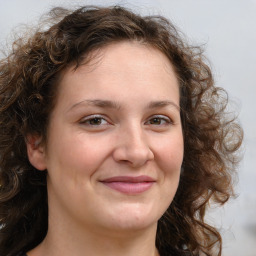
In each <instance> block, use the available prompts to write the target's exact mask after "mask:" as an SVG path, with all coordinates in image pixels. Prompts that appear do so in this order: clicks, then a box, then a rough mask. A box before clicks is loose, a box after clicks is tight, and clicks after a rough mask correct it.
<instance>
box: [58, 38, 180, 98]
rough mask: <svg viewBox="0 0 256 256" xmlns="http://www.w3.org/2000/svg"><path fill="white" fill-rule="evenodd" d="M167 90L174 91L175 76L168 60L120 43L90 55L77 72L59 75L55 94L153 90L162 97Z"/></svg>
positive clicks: (146, 49)
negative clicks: (57, 91) (58, 83)
mask: <svg viewBox="0 0 256 256" xmlns="http://www.w3.org/2000/svg"><path fill="white" fill-rule="evenodd" d="M84 87H86V88H84ZM173 87H174V88H173ZM145 89H149V91H145ZM169 89H172V90H173V89H174V90H178V81H177V76H176V74H175V71H174V69H173V67H172V64H171V62H170V60H169V59H168V58H167V57H166V56H165V55H164V54H163V53H162V52H161V51H159V50H158V49H156V48H153V47H152V46H149V45H146V44H142V43H139V42H133V41H132V42H130V41H128V42H127V41H124V42H118V43H113V44H110V45H107V46H105V47H103V48H100V49H98V50H97V51H94V52H92V53H91V54H90V56H89V61H86V63H85V64H81V65H80V66H79V67H78V68H77V69H75V68H74V66H72V67H69V68H67V69H66V70H65V71H64V72H63V73H62V74H61V79H60V86H59V93H58V94H60V95H61V94H63V93H67V94H69V95H71V94H72V95H74V94H79V93H80V92H81V91H83V92H84V93H87V94H91V93H92V94H93V93H94V94H95V93H97V94H98V95H100V96H102V97H103V96H104V93H106V92H107V91H108V92H109V91H111V90H112V92H111V93H112V94H116V93H119V94H120V93H121V94H123V93H125V92H129V91H131V90H134V91H136V92H138V93H139V92H141V93H142V92H143V93H144V94H146V93H149V92H150V90H154V92H156V90H157V92H158V93H160V92H161V90H162V94H163V96H164V94H165V93H166V91H167V90H169ZM74 90H75V92H74ZM78 96H79V95H78ZM150 96H151V97H152V93H151V94H150Z"/></svg>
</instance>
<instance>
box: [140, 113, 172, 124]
mask: <svg viewBox="0 0 256 256" xmlns="http://www.w3.org/2000/svg"><path fill="white" fill-rule="evenodd" d="M154 118H159V119H161V120H164V121H165V122H166V123H165V124H164V125H168V124H173V120H172V119H171V118H170V117H168V116H166V115H153V116H150V117H149V118H148V119H147V121H146V122H145V124H147V123H149V122H150V120H152V119H154ZM152 125H154V124H152ZM160 125H161V124H160ZM160 125H159V126H160ZM155 126H157V125H155Z"/></svg>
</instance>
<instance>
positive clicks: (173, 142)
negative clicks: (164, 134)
mask: <svg viewBox="0 0 256 256" xmlns="http://www.w3.org/2000/svg"><path fill="white" fill-rule="evenodd" d="M157 151H158V153H157V157H158V159H159V161H158V162H159V164H160V165H161V169H162V170H164V172H167V173H173V174H175V173H177V172H178V173H179V172H180V169H181V165H182V161H183V153H184V147H183V138H182V136H181V135H179V136H177V137H175V138H173V139H172V138H171V139H170V138H167V139H166V140H164V141H163V142H162V143H161V145H159V147H158V149H157Z"/></svg>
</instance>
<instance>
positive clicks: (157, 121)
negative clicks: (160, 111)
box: [146, 115, 171, 126]
mask: <svg viewBox="0 0 256 256" xmlns="http://www.w3.org/2000/svg"><path fill="white" fill-rule="evenodd" d="M170 123H171V120H170V118H169V117H167V116H162V115H161V116H153V117H152V118H150V119H149V120H148V121H147V122H146V124H150V125H156V126H157V125H167V124H170Z"/></svg>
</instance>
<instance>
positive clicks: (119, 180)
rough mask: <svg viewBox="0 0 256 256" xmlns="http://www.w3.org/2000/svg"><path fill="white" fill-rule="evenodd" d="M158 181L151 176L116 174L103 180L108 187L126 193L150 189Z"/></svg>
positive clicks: (136, 192)
mask: <svg viewBox="0 0 256 256" xmlns="http://www.w3.org/2000/svg"><path fill="white" fill-rule="evenodd" d="M155 182H156V181H155V180H154V179H152V178H151V177H149V176H145V175H142V176H137V177H132V176H115V177H111V178H108V179H105V180H103V181H101V183H103V184H104V185H106V186H107V187H109V188H111V189H113V190H116V191H118V192H121V193H124V194H133V195H135V194H140V193H143V192H145V191H147V190H149V189H150V188H151V187H152V186H153V184H154V183H155Z"/></svg>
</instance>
